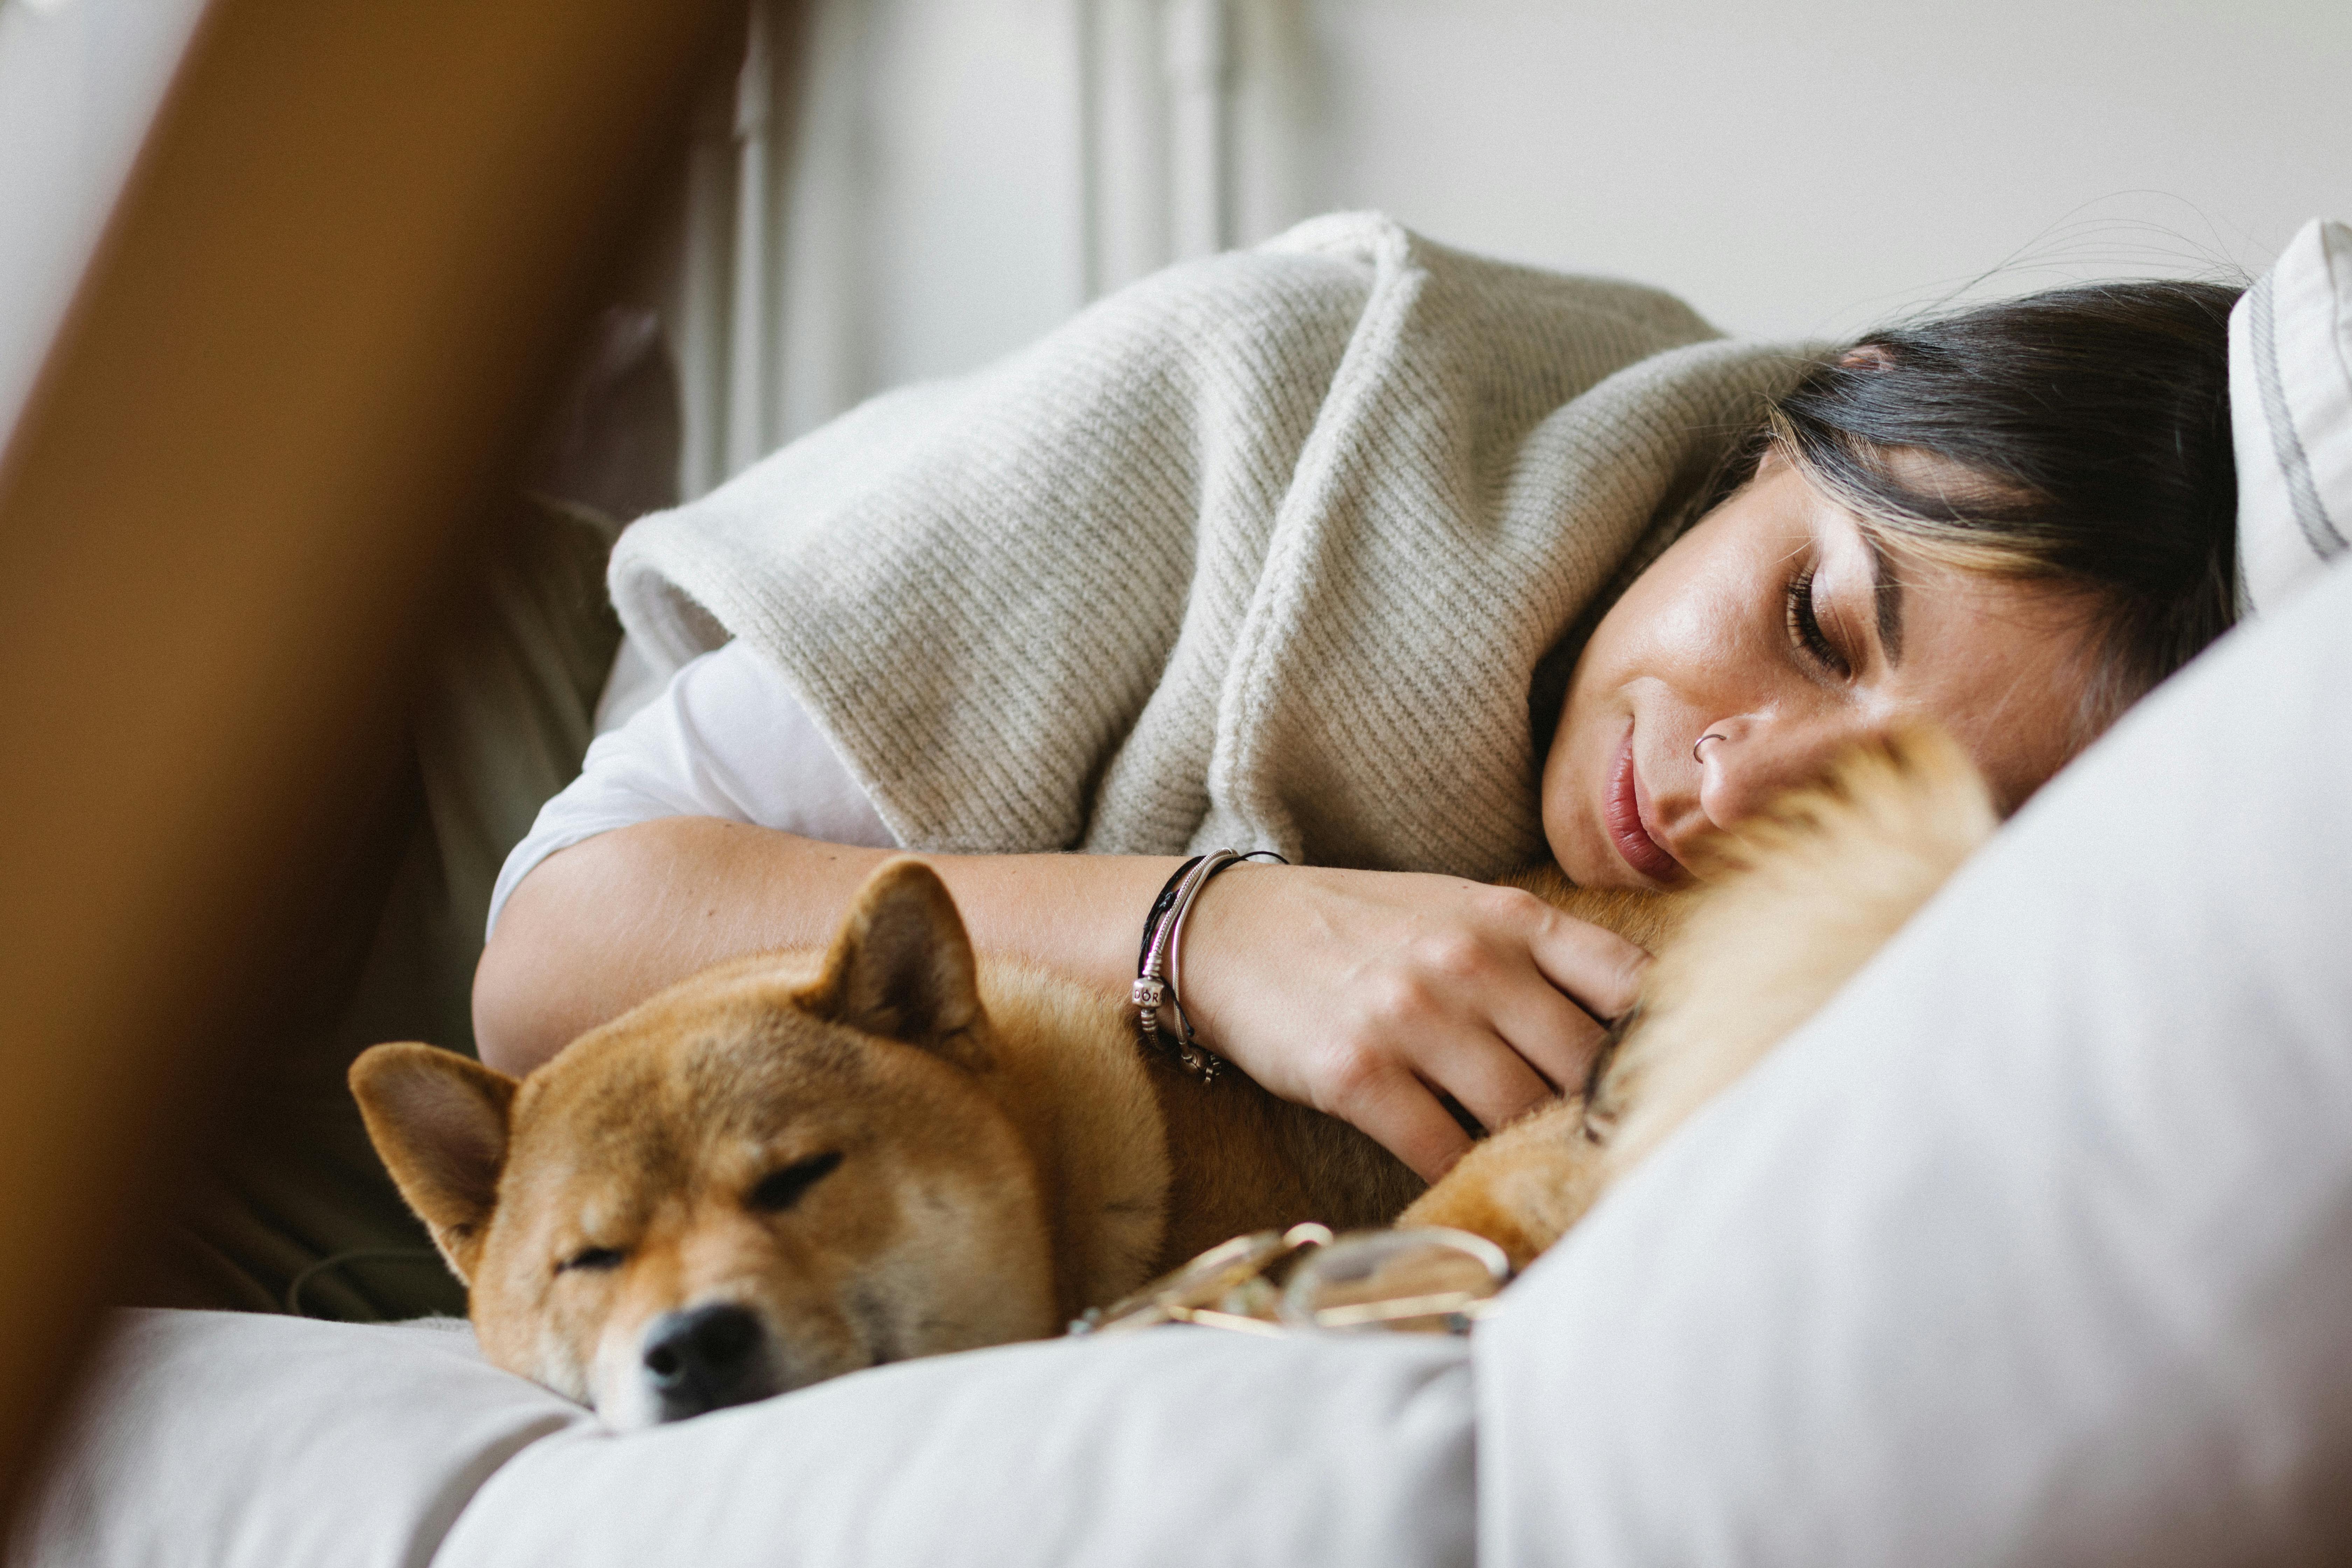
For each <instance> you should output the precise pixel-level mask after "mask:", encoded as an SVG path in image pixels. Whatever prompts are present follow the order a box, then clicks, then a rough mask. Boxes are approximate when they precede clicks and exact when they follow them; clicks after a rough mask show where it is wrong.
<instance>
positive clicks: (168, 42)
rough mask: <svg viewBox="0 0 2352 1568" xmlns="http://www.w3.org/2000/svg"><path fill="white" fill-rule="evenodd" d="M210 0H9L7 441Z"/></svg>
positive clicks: (3, 69) (2, 298)
mask: <svg viewBox="0 0 2352 1568" xmlns="http://www.w3.org/2000/svg"><path fill="white" fill-rule="evenodd" d="M203 9H204V6H203V0H0V446H5V441H6V436H7V432H8V431H9V430H11V429H12V428H13V427H14V426H15V425H16V414H17V410H18V408H19V407H20V406H21V405H22V404H23V402H24V399H25V395H26V393H27V392H28V391H29V390H30V389H31V387H32V384H33V380H34V378H35V376H36V375H37V374H39V371H40V368H41V362H42V360H43V359H44V358H45V357H46V356H47V353H48V348H49V342H50V340H51V339H52V338H53V337H54V336H55V335H56V333H57V329H58V322H59V321H62V320H63V319H64V317H65V313H66V309H67V307H68V305H69V304H70V303H71V302H72V300H73V291H74V288H75V285H76V284H77V283H78V282H79V280H80V278H81V271H82V268H83V267H84V266H86V265H87V264H88V262H89V256H90V252H91V250H92V249H93V248H94V247H96V246H97V244H98V239H99V235H100V232H101V231H102V230H103V229H104V228H105V226H106V219H107V216H108V215H109V214H110V213H111V212H112V211H113V210H114V199H115V196H116V195H118V194H119V193H120V192H121V188H122V182H123V180H124V178H125V177H126V176H127V175H128V174H130V172H131V162H132V160H133V159H134V158H135V157H136V156H137V154H138V152H139V145H140V142H142V140H143V139H144V137H145V135H146V132H147V122H148V121H149V120H151V119H152V117H153V115H154V112H155V106H156V105H157V104H158V103H160V102H162V101H163V91H164V89H165V87H166V86H167V85H168V84H169V83H170V81H171V78H172V71H173V68H174V67H175V66H176V65H177V64H178V63H179V58H180V53H181V50H182V49H183V48H184V47H185V45H186V43H187V40H188V36H189V34H190V33H191V32H193V31H194V27H195V24H196V18H197V16H199V15H200V14H201V13H202V11H203Z"/></svg>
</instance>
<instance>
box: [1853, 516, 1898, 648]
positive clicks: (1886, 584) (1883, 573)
mask: <svg viewBox="0 0 2352 1568" xmlns="http://www.w3.org/2000/svg"><path fill="white" fill-rule="evenodd" d="M1862 542H1864V544H1867V545H1869V546H1870V599H1871V604H1872V605H1873V607H1874V608H1875V609H1876V611H1877V612H1878V646H1879V647H1883V648H1885V650H1886V662H1887V663H1889V664H1901V663H1902V662H1903V579H1902V578H1900V577H1898V576H1896V575H1895V563H1894V562H1892V561H1891V560H1889V559H1888V558H1887V554H1886V547H1885V545H1883V544H1881V543H1880V542H1878V536H1877V535H1876V534H1875V533H1874V532H1872V531H1870V530H1869V529H1866V528H1865V529H1864V530H1863V531H1862Z"/></svg>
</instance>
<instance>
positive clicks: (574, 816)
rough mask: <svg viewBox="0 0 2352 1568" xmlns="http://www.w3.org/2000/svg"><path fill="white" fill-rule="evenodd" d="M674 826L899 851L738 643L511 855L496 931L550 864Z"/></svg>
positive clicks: (683, 677) (665, 701)
mask: <svg viewBox="0 0 2352 1568" xmlns="http://www.w3.org/2000/svg"><path fill="white" fill-rule="evenodd" d="M631 652H632V650H631V649H630V648H629V647H627V646H626V645H624V647H623V651H622V656H621V658H620V659H619V660H618V661H616V662H617V663H618V664H619V665H621V666H624V667H625V666H626V665H627V664H628V661H629V659H630V657H631ZM624 711H625V710H624ZM599 717H600V718H604V717H607V714H603V713H600V715H599ZM664 816H717V817H723V818H725V819H726V820H728V821H730V822H743V823H749V824H751V825H752V826H756V827H777V828H782V830H784V831H785V832H787V833H796V834H799V835H800V836H801V837H804V838H821V839H824V840H826V841H827V842H829V843H834V844H856V845H862V846H864V847H867V848H873V849H895V848H897V847H898V838H897V837H896V836H895V835H893V834H892V833H891V831H890V829H889V828H888V827H887V826H884V824H883V821H882V818H881V816H880V815H879V814H878V813H877V812H876V811H875V809H874V805H873V803H872V802H871V801H869V800H868V799H866V792H865V791H864V790H861V789H859V788H858V787H857V784H856V780H854V779H852V778H851V777H850V776H849V770H848V769H847V768H845V767H844V766H843V765H842V763H841V759H840V757H838V756H837V755H835V752H834V750H833V744H832V742H829V741H827V740H826V739H825V738H824V733H823V732H822V731H819V730H818V729H817V727H816V725H815V723H814V721H811V720H810V718H809V716H808V710H806V709H804V708H803V707H802V706H801V704H800V700H799V699H798V698H796V697H794V696H793V693H792V690H791V689H790V688H789V687H787V686H786V685H785V684H784V679H783V677H782V675H781V674H780V673H778V672H777V670H776V669H775V668H774V667H773V666H772V665H771V664H769V663H768V661H767V660H765V659H763V658H761V657H760V656H759V655H758V654H756V653H754V652H753V651H752V650H751V647H750V646H749V645H747V644H744V643H741V642H731V643H729V644H728V645H727V646H726V647H722V648H719V650H717V651H716V652H713V653H707V654H704V655H703V656H702V657H701V658H698V659H696V660H694V661H693V662H692V663H690V664H688V665H687V666H686V667H685V668H682V669H680V670H679V671H678V672H677V674H676V675H675V676H672V677H671V678H670V680H669V683H668V684H667V686H665V687H663V688H662V689H661V690H660V692H659V694H658V695H656V696H655V697H654V698H653V699H652V700H650V701H648V702H646V704H645V705H644V706H643V707H641V708H638V709H637V710H635V712H634V713H629V714H628V716H627V718H626V720H625V722H622V723H620V724H619V726H618V727H617V728H614V729H610V730H607V731H604V733H602V734H600V735H598V736H597V737H596V739H595V741H594V742H593V743H592V744H591V745H590V746H589V748H588V755H587V758H586V760H585V761H583V763H581V765H580V776H579V777H578V778H576V779H574V780H572V783H571V784H569V785H567V786H566V787H565V788H564V790H563V792H562V794H560V795H556V796H555V797H554V798H553V799H551V800H550V801H549V802H548V803H547V804H546V805H543V806H541V808H540V812H539V817H538V820H536V821H534V822H533V823H532V824H531V825H530V833H528V834H527V835H525V836H524V837H523V840H522V842H521V843H520V844H518V845H516V846H515V847H514V849H513V851H512V852H511V853H510V854H509V855H508V856H507V859H506V864H505V866H503V867H502V868H500V869H499V881H498V886H497V888H495V889H493V890H492V891H491V894H490V916H489V921H488V927H487V930H488V931H495V930H497V929H498V923H499V910H503V909H505V908H506V902H507V900H508V898H509V896H510V895H512V893H513V892H514V890H515V888H516V886H517V885H518V884H520V882H521V881H522V879H523V878H524V877H525V876H526V875H528V874H529V873H530V869H531V868H533V867H534V866H537V865H538V864H539V863H540V862H541V860H544V859H546V858H548V857H549V856H550V855H552V854H554V853H555V852H556V851H557V850H559V849H568V848H570V847H572V845H574V844H577V843H579V842H580V841H581V840H582V839H583V838H593V837H595V836H596V835H597V834H599V833H609V832H611V831H612V830H613V829H614V828H615V827H626V826H630V825H631V824H633V823H639V822H651V821H653V820H654V819H656V817H664Z"/></svg>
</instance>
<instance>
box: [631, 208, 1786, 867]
mask: <svg viewBox="0 0 2352 1568" xmlns="http://www.w3.org/2000/svg"><path fill="white" fill-rule="evenodd" d="M1802 363H1803V362H1802V359H1801V355H1800V354H1798V353H1794V352H1792V351H1791V350H1790V349H1789V348H1787V347H1786V346H1775V345H1766V344H1758V343H1749V342H1731V341H1727V340H1725V339H1723V338H1722V337H1721V336H1720V335H1719V334H1717V332H1716V331H1714V330H1713V329H1712V328H1710V327H1709V326H1708V325H1707V324H1706V322H1705V321H1702V320H1701V319H1700V318H1699V317H1698V316H1697V315H1696V313H1694V312H1693V311H1692V310H1690V309H1689V308H1688V307H1686V306H1685V305H1683V304H1682V303H1681V302H1680V301H1678V300H1675V299H1673V298H1672V297H1671V296H1668V295H1666V294H1663V293H1660V292H1658V291H1656V290H1654V289H1644V288H1640V287H1636V286H1633V285H1631V284H1626V283H1621V282H1614V281H1608V280H1601V279H1590V278H1575V277H1567V276H1562V275H1559V274H1555V273H1550V272H1545V271H1538V270H1535V269H1532V268H1523V267H1517V266H1511V265H1507V264H1505V263H1502V262H1497V261H1493V260H1488V259H1484V258H1478V257H1474V256H1469V255H1465V254H1463V253H1460V252H1457V251H1454V250H1450V249H1448V248H1446V247H1443V246H1440V245H1436V244H1433V243H1432V242H1430V241H1429V240H1426V239H1423V238H1422V237H1418V236H1416V235H1413V234H1412V233H1410V232H1408V231H1407V230H1405V229H1403V228H1402V227H1400V226H1398V225H1396V224H1395V223H1393V222H1391V221H1390V220H1388V219H1386V218H1383V217H1381V216H1376V215H1340V216H1332V217H1328V218H1321V219H1317V220H1315V221H1313V222H1310V223H1307V224H1306V225H1304V226H1300V227H1298V228H1297V229H1294V230H1292V231H1291V232H1290V233H1288V234H1286V235H1284V236H1283V237H1280V238H1278V239H1276V240H1274V241H1272V242H1270V243H1268V244H1266V245H1264V246H1261V247H1257V248H1256V249H1254V250H1249V251H1243V252H1237V253H1233V254H1229V255H1225V256H1221V257H1217V258H1213V259H1210V260H1206V261H1202V262H1198V263H1194V264H1190V265H1185V266H1180V267H1177V268H1171V269H1170V270H1168V271H1165V272H1162V273H1160V274H1159V275H1157V276H1155V277H1152V278H1150V279H1145V280H1143V281H1141V282H1139V283H1137V284H1135V285H1134V286H1132V287H1130V288H1129V289H1124V290H1122V291H1120V292H1119V293H1118V294H1116V295H1114V296H1111V297H1110V298H1108V299H1106V300H1102V301H1100V302H1098V303H1097V304H1096V305H1094V306H1092V307H1091V308H1089V309H1087V310H1085V311H1083V312H1081V313H1080V314H1079V315H1077V316H1076V317H1075V318H1074V319H1072V320H1071V321H1069V322H1068V323H1067V324H1066V326H1064V327H1062V328H1061V329H1059V330H1058V331H1055V332H1054V333H1053V334H1052V335H1050V336H1048V337H1046V338H1045V339H1044V340H1043V341H1042V342H1038V343H1037V344H1035V345H1034V347H1032V348H1030V349H1028V350H1026V351H1025V352H1023V353H1018V354H1015V355H1013V357H1012V358H1010V359H1007V360H1005V361H1003V362H1002V363H998V364H996V365H994V366H992V367H990V368H988V369H986V370H983V371H981V372H979V373H977V374H972V375H970V376H966V377H962V378H960V379H957V380H953V381H947V382H940V383H934V384H924V385H919V386H916V387H912V388H909V389H908V390H905V391H900V392H896V393H891V394H888V395H884V396H881V397H877V398H876V399H874V400H873V401H871V402H869V403H867V404H866V405H863V406H861V407H859V408H857V409H856V410H854V411H852V412H851V413H849V414H847V415H845V416H842V417H841V418H839V419H837V420H835V421H834V422H833V423H832V424H830V425H828V426H824V428H822V429H820V430H817V431H815V432H814V433H812V434H811V435H809V436H807V437H804V438H803V439H801V440H799V441H796V442H794V443H793V444H792V445H791V446H789V447H785V448H783V449H782V451H779V452H777V453H776V454H774V455H773V456H772V457H770V458H766V459H764V460H763V461H761V463H759V464H757V465H756V466H754V467H752V468H749V469H747V470H746V471H745V472H744V473H742V474H741V475H740V476H739V477H738V478H736V479H733V480H731V481H730V482H729V483H728V484H726V485H725V486H723V487H721V488H720V489H717V490H714V491H713V492H711V493H710V494H709V495H708V496H706V497H704V498H702V499H701V500H697V501H694V502H692V503H690V504H688V505H687V506H684V507H680V508H678V509H677V510H673V511H669V512H665V513H660V514H657V515H656V516H654V517H651V518H649V519H646V520H645V521H640V522H638V523H637V524H636V525H635V527H633V528H631V529H630V530H629V531H627V532H626V533H625V535H624V536H623V538H622V541H621V543H620V545H619V547H618V548H617V550H616V551H615V552H614V558H613V564H612V569H611V577H610V585H611V590H612V595H613V599H614V604H615V605H616V606H617V607H618V608H619V611H620V614H621V617H622V620H623V622H624V623H625V625H626V626H627V627H628V629H629V631H630V633H631V634H632V635H633V636H634V637H636V638H637V639H638V640H639V642H640V643H641V644H642V645H643V646H644V647H646V649H647V650H648V651H649V652H650V653H651V654H652V655H653V656H654V657H655V658H657V659H665V660H668V661H678V662H682V661H683V660H684V659H686V658H690V657H692V656H693V655H695V654H697V653H699V652H702V651H704V650H706V649H708V648H710V647H716V646H718V645H719V643H721V642H723V641H725V640H726V639H727V638H729V637H743V638H747V639H749V640H750V641H751V643H752V644H753V645H754V646H755V647H758V648H759V649H760V650H761V652H763V653H764V654H765V655H766V656H767V657H769V658H772V659H773V660H774V661H775V662H776V664H777V665H778V666H779V667H780V668H782V671H783V673H784V675H785V677H786V679H788V681H789V682H790V684H791V685H792V687H793V689H794V690H795V691H796V692H797V693H798V694H799V696H800V698H801V700H803V703H805V704H806V706H807V707H808V709H809V711H810V713H811V714H812V715H813V717H814V719H815V721H816V722H817V723H818V725H819V726H820V727H821V728H822V729H823V730H824V731H825V733H826V734H827V735H828V736H829V737H830V738H831V740H832V742H833V743H834V745H835V748H836V749H837V750H838V752H840V755H841V757H842V759H843V760H844V762H845V763H846V764H847V766H848V767H849V769H850V771H851V773H853V774H854V775H855V776H856V779H857V781H858V783H859V784H861V785H862V786H864V788H865V789H866V792H867V793H868V795H870V796H871V797H872V799H873V802H874V805H875V806H876V807H877V810H878V811H879V812H880V814H881V816H882V818H883V820H884V821H885V822H887V823H888V824H889V826H890V827H891V829H892V831H894V832H895V833H897V834H898V837H899V839H900V841H901V842H902V843H904V844H906V845H908V847H914V848H921V849H931V850H940V851H978V852H1013V851H1041V850H1060V849H1084V850H1089V851H1097V852H1105V853H1159V854H1173V853H1180V852H1186V851H1195V850H1200V849H1202V848H1208V847H1223V846H1227V845H1232V846H1234V847H1243V848H1248V847H1265V848H1272V849H1278V850H1280V851H1281V852H1282V853H1284V854H1285V855H1286V856H1289V857H1290V858H1292V859H1294V860H1303V861H1311V862H1315V863H1319V864H1326V865H1344V866H1362V867H1375V868H1395V869H1403V868H1411V869H1422V870H1443V871H1450V872H1454V873H1456V874H1459V875H1464V876H1471V877H1479V878H1489V877H1493V876H1496V875H1499V874H1501V873H1502V872H1504V871H1505V870H1507V869H1509V868H1513V867H1515V866H1518V865H1523V864H1525V863H1527V862H1528V860H1529V859H1531V858H1534V857H1535V856H1536V855H1537V854H1538V851H1539V850H1540V847H1541V845H1542V837H1541V832H1540V824H1539V821H1538V810H1537V800H1536V787H1535V783H1536V777H1537V773H1538V768H1539V766H1540V762H1541V759H1540V758H1539V757H1538V756H1537V755H1536V740H1535V735H1536V731H1537V727H1538V724H1539V722H1540V719H1541V715H1540V714H1538V718H1537V719H1536V720H1535V721H1531V719H1530V703H1529V691H1530V688H1531V683H1532V682H1534V680H1535V679H1536V675H1537V670H1538V665H1539V664H1542V663H1544V662H1545V661H1546V658H1547V655H1550V656H1551V658H1550V664H1551V666H1552V667H1553V668H1558V667H1559V664H1560V660H1561V659H1562V658H1563V657H1564V655H1566V654H1570V653H1572V651H1573V639H1574V638H1575V637H1577V635H1578V630H1577V628H1578V627H1579V626H1580V616H1584V615H1585V612H1587V611H1588V609H1590V608H1591V607H1592V606H1594V605H1596V603H1597V602H1598V600H1599V599H1600V597H1601V595H1603V594H1604V591H1605V590H1607V589H1609V588H1610V587H1611V585H1612V583H1613V582H1615V581H1616V580H1617V579H1618V578H1619V577H1620V576H1621V575H1622V572H1623V570H1624V568H1625V566H1626V563H1627V562H1628V560H1629V557H1631V558H1633V559H1634V560H1639V559H1642V558H1643V557H1644V556H1645V555H1646V554H1647V553H1651V552H1654V550H1655V549H1656V548H1658V547H1659V546H1660V545H1661V544H1662V542H1663V541H1664V539H1665V538H1667V537H1669V536H1670V535H1671V534H1672V533H1673V532H1674V531H1675V530H1676V529H1677V528H1678V527H1680V526H1682V525H1683V524H1684V523H1685V522H1686V521H1687V518H1688V514H1689V512H1690V510H1691V509H1692V506H1693V504H1694V502H1695V501H1696V500H1697V499H1698V498H1699V496H1700V494H1701V492H1702V491H1703V489H1704V488H1705V485H1706V480H1707V479H1708V477H1709V476H1710V475H1711V474H1712V473H1713V472H1714V470H1715V468H1716V466H1717V461H1718V459H1719V458H1720V455H1721V454H1722V452H1723V450H1724V449H1725V447H1726V444H1727V442H1728V441H1730V440H1732V439H1735V438H1736V437H1738V435H1739V434H1740V433H1742V432H1743V431H1745V430H1747V429H1748V428H1750V427H1752V426H1753V424H1754V422H1755V421H1756V419H1757V418H1758V416H1759V415H1760V413H1761V409H1762V399H1763V398H1764V397H1765V396H1766V395H1769V394H1771V393H1773V392H1776V391H1778V390H1780V389H1781V388H1783V387H1784V386H1786V385H1787V384H1789V382H1790V380H1791V379H1792V377H1793V376H1794V375H1795V374H1797V373H1798V372H1799V371H1800V370H1801V366H1802ZM1586 618H1587V619H1588V620H1589V617H1586ZM1563 639H1569V644H1570V646H1568V647H1563Z"/></svg>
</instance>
